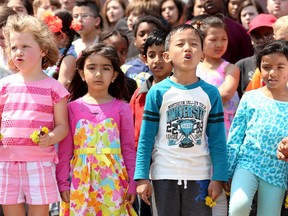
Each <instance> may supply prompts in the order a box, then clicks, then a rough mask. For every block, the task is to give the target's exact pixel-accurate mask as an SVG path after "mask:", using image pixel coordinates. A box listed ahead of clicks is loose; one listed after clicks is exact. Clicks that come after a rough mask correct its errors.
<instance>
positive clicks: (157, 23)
mask: <svg viewBox="0 0 288 216" xmlns="http://www.w3.org/2000/svg"><path fill="white" fill-rule="evenodd" d="M141 23H149V24H153V25H155V27H156V28H157V29H160V30H164V29H165V28H164V26H163V24H162V23H161V21H160V20H159V19H157V18H156V17H154V16H149V15H148V16H143V17H140V18H139V19H138V20H137V21H136V23H135V25H134V26H133V31H134V37H136V35H137V31H138V28H139V25H140V24H141Z"/></svg>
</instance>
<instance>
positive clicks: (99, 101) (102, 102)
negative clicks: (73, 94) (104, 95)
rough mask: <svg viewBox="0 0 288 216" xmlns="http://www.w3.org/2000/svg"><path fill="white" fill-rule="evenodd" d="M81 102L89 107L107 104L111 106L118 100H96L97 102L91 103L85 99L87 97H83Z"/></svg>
mask: <svg viewBox="0 0 288 216" xmlns="http://www.w3.org/2000/svg"><path fill="white" fill-rule="evenodd" d="M81 100H82V102H83V103H86V104H89V105H99V106H100V105H105V104H110V103H112V102H113V101H114V100H116V98H114V97H112V98H111V100H106V99H105V100H103V101H101V99H96V100H95V102H94V101H92V100H91V101H89V100H87V98H85V95H84V96H83V97H81Z"/></svg>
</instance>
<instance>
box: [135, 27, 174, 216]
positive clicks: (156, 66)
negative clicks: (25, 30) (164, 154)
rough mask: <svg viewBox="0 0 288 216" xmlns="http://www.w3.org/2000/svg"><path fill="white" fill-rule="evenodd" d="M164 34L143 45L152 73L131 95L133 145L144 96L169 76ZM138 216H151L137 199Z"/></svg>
mask: <svg viewBox="0 0 288 216" xmlns="http://www.w3.org/2000/svg"><path fill="white" fill-rule="evenodd" d="M166 35H167V34H166V33H165V32H161V31H154V32H153V33H152V34H150V35H149V37H148V38H147V40H146V41H145V44H144V58H145V62H146V64H147V66H148V67H149V68H150V70H151V71H152V73H153V75H151V76H150V77H149V78H148V79H147V80H146V82H144V83H143V84H142V85H141V86H140V87H139V88H138V89H137V90H136V91H135V93H134V94H133V96H132V98H131V101H130V106H131V109H132V113H133V117H134V134H135V145H136V148H137V146H138V140H139V134H140V127H141V122H142V116H143V111H144V105H145V99H146V95H147V93H148V91H149V89H150V88H151V86H152V85H154V84H156V83H158V82H161V81H162V80H163V79H165V78H166V77H167V76H169V75H170V74H171V71H172V65H171V64H170V63H166V62H165V61H164V60H163V53H164V44H165V38H166ZM139 199H140V200H138V201H139V204H138V205H139V209H138V215H145V216H149V215H151V211H150V206H148V205H147V204H146V203H145V202H142V201H141V197H139Z"/></svg>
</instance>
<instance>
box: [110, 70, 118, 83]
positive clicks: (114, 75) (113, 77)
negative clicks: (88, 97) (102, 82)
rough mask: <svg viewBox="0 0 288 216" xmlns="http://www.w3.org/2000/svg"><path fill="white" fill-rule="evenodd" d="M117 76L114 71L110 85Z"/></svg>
mask: <svg viewBox="0 0 288 216" xmlns="http://www.w3.org/2000/svg"><path fill="white" fill-rule="evenodd" d="M118 74H119V72H118V71H114V73H113V76H112V79H111V82H112V83H113V82H114V80H115V79H116V78H117V76H118Z"/></svg>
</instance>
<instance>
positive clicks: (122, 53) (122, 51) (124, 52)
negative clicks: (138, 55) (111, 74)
mask: <svg viewBox="0 0 288 216" xmlns="http://www.w3.org/2000/svg"><path fill="white" fill-rule="evenodd" d="M127 52H128V51H127V50H121V52H120V54H121V55H126V54H127Z"/></svg>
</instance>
